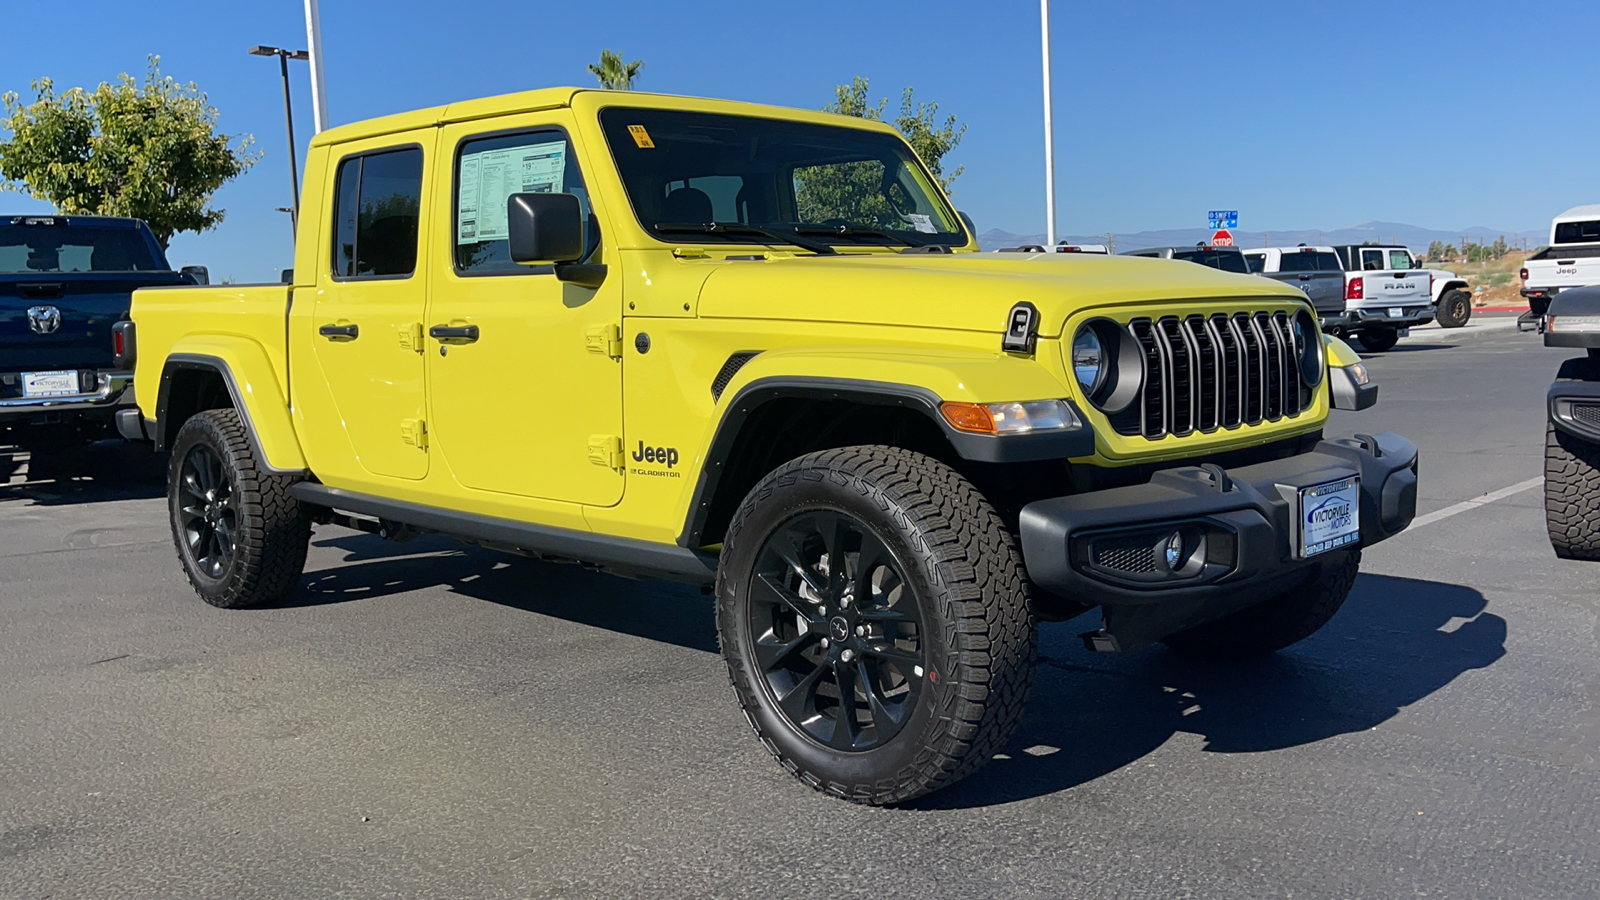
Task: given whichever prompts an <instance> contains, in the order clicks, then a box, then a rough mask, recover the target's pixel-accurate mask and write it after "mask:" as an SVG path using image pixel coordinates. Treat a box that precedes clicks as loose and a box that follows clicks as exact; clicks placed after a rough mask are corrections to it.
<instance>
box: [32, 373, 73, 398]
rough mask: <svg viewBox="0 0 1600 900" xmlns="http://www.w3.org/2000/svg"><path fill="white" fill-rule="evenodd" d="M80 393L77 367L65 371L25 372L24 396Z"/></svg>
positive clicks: (54, 395)
mask: <svg viewBox="0 0 1600 900" xmlns="http://www.w3.org/2000/svg"><path fill="white" fill-rule="evenodd" d="M76 393H78V372H77V370H76V369H74V370H70V371H64V372H23V373H22V396H24V397H65V396H68V395H71V394H76Z"/></svg>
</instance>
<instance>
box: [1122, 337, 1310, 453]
mask: <svg viewBox="0 0 1600 900" xmlns="http://www.w3.org/2000/svg"><path fill="white" fill-rule="evenodd" d="M1127 333H1128V334H1129V335H1131V336H1132V337H1133V340H1134V342H1135V344H1136V345H1137V346H1138V348H1139V351H1140V352H1139V354H1138V355H1139V360H1140V363H1141V365H1142V366H1143V368H1144V381H1143V383H1142V386H1141V387H1140V389H1139V395H1138V397H1137V398H1136V399H1135V400H1134V402H1133V403H1132V404H1131V405H1130V406H1129V407H1128V408H1127V409H1125V410H1123V411H1122V412H1120V413H1118V414H1116V415H1114V416H1112V417H1111V426H1112V429H1113V430H1115V431H1116V432H1117V433H1118V434H1122V435H1130V436H1131V435H1143V436H1144V437H1147V438H1160V437H1165V436H1167V435H1169V434H1170V435H1178V436H1182V435H1186V434H1193V433H1194V432H1196V431H1199V432H1208V431H1215V430H1217V429H1218V428H1234V427H1237V426H1239V425H1257V424H1260V423H1261V422H1266V421H1276V420H1278V419H1282V418H1285V417H1289V416H1297V415H1299V414H1300V413H1301V412H1302V411H1303V410H1304V409H1305V408H1306V407H1307V406H1309V405H1310V403H1311V391H1310V388H1309V387H1308V386H1307V385H1306V384H1305V383H1304V379H1303V378H1302V377H1301V374H1300V365H1299V360H1300V353H1301V351H1302V350H1303V349H1304V348H1303V347H1301V346H1300V343H1299V339H1298V338H1297V337H1296V336H1295V329H1294V323H1293V322H1292V321H1291V320H1290V317H1289V314H1288V313H1285V312H1272V313H1269V312H1257V313H1243V312H1241V313H1233V314H1231V315H1230V314H1227V313H1215V314H1213V315H1210V316H1202V315H1191V316H1186V317H1183V318H1179V317H1177V316H1164V317H1162V318H1159V319H1134V320H1133V321H1131V322H1129V323H1128V325H1127Z"/></svg>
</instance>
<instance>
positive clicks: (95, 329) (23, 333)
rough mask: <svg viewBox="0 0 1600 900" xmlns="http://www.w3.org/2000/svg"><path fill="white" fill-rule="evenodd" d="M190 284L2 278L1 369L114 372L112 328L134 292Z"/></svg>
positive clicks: (134, 276)
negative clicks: (136, 289) (160, 286)
mask: <svg viewBox="0 0 1600 900" xmlns="http://www.w3.org/2000/svg"><path fill="white" fill-rule="evenodd" d="M187 283H189V282H188V280H187V279H185V278H184V277H183V276H182V275H179V274H178V273H176V272H138V273H134V272H51V273H43V272H41V273H39V274H37V275H35V274H8V275H0V369H4V370H5V371H7V372H29V371H42V370H56V369H99V368H110V366H111V326H112V325H114V324H116V323H117V322H118V321H120V320H122V319H126V318H127V317H128V306H129V304H130V302H131V300H132V297H133V291H134V289H135V288H139V287H148V286H152V285H157V284H160V285H176V284H187Z"/></svg>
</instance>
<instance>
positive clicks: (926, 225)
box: [905, 213, 939, 234]
mask: <svg viewBox="0 0 1600 900" xmlns="http://www.w3.org/2000/svg"><path fill="white" fill-rule="evenodd" d="M905 219H906V221H907V222H910V223H911V227H912V229H913V230H915V231H918V232H921V233H922V234H938V233H939V232H938V230H937V229H935V228H934V227H933V216H927V215H923V214H921V213H906V216H905Z"/></svg>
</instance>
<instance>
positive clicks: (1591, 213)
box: [1556, 203, 1600, 220]
mask: <svg viewBox="0 0 1600 900" xmlns="http://www.w3.org/2000/svg"><path fill="white" fill-rule="evenodd" d="M1556 219H1558V220H1559V219H1600V203H1591V204H1589V205H1588V206H1574V207H1573V208H1571V209H1569V210H1567V211H1566V212H1564V213H1562V214H1561V215H1559V216H1556Z"/></svg>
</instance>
